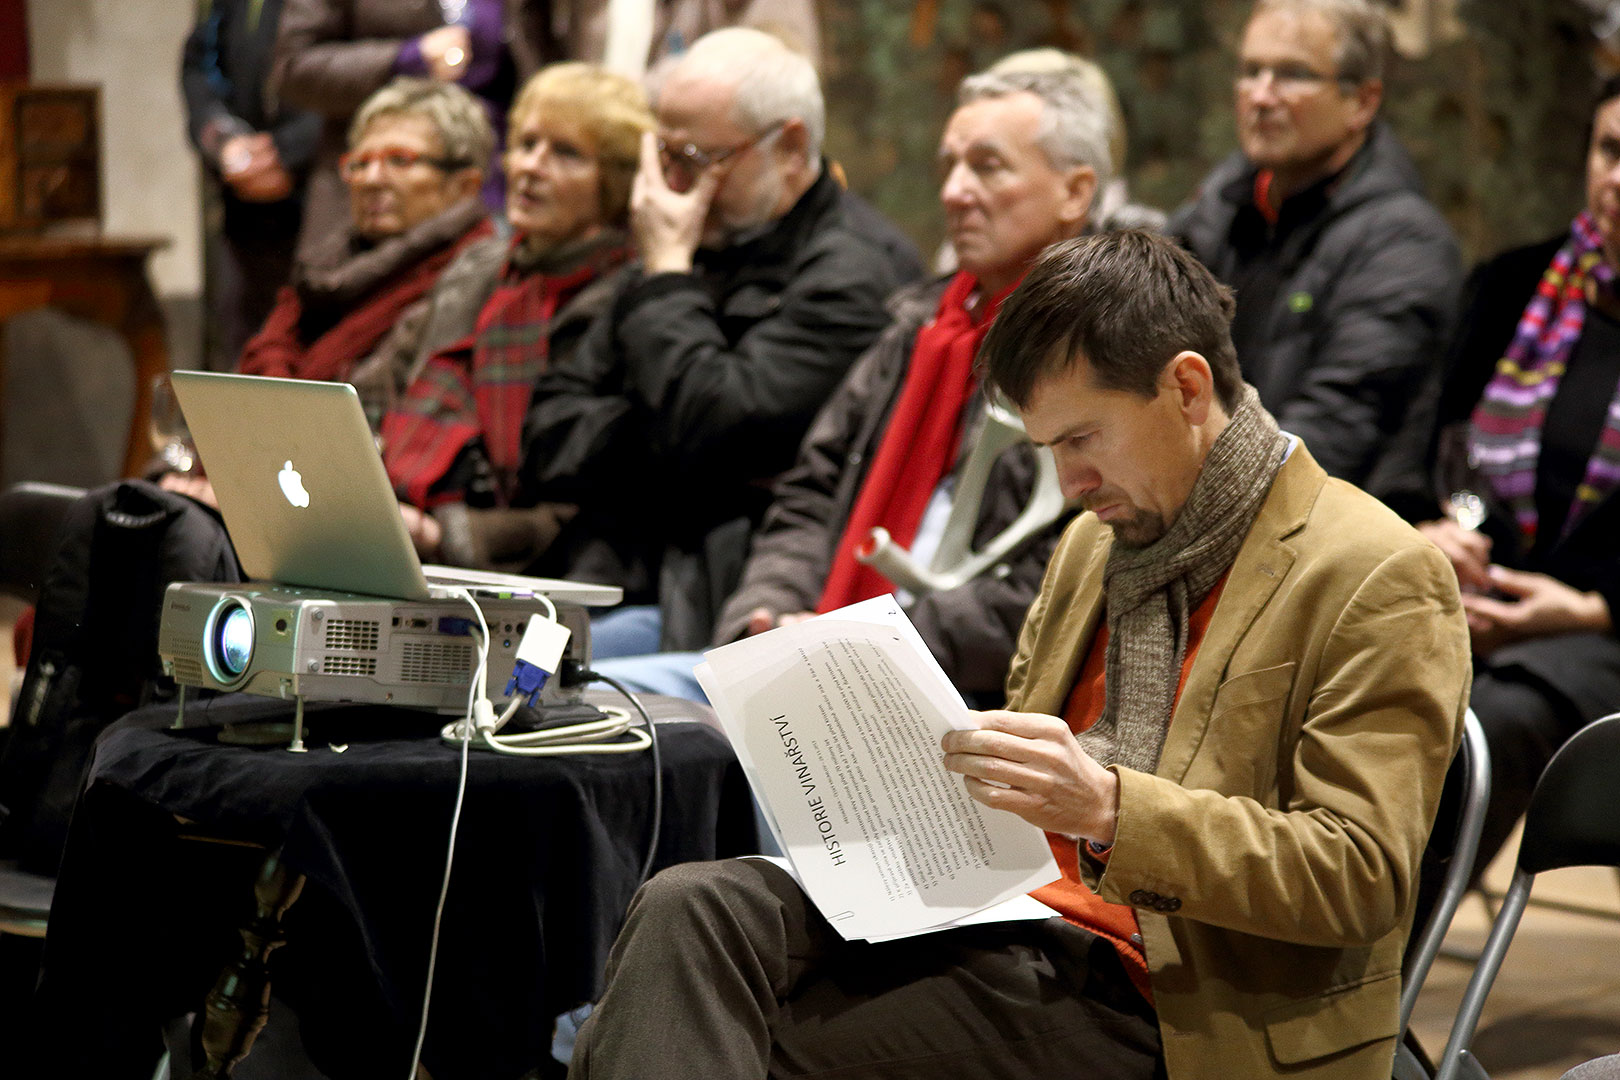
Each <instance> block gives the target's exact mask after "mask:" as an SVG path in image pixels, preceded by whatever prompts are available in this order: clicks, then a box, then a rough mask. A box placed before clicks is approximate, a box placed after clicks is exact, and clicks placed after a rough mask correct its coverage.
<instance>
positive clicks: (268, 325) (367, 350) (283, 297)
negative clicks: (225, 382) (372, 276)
mask: <svg viewBox="0 0 1620 1080" xmlns="http://www.w3.org/2000/svg"><path fill="white" fill-rule="evenodd" d="M491 232H493V229H492V228H491V226H490V224H489V222H488V221H487V220H480V221H479V223H478V225H477V226H476V227H475V228H472V229H469V230H467V232H465V233H463V234H462V235H461V236H460V237H459V238H457V239H456V241H455V242H454V243H451V244H446V245H445V246H444V247H442V248H440V249H439V250H438V251H435V252H433V253H432V254H430V255H428V256H427V257H426V258H424V259H422V260H421V261H420V262H418V263H416V264H414V265H412V266H409V267H406V268H405V269H403V270H402V271H400V272H399V273H398V274H395V275H394V276H393V277H391V278H389V279H388V280H387V281H384V282H382V283H381V284H380V285H379V286H378V287H377V288H376V289H374V290H373V291H371V292H370V293H368V294H367V295H366V297H365V298H364V300H362V301H360V302H358V303H356V304H355V305H354V307H353V309H352V310H350V311H349V312H348V313H347V314H346V315H344V316H343V318H341V319H339V320H338V321H337V322H336V323H334V324H333V325H332V326H331V327H330V328H329V329H327V330H326V331H325V332H324V333H322V334H321V335H320V336H319V337H317V338H316V339H315V340H314V341H305V340H304V339H303V335H302V332H301V330H300V325H299V324H300V323H301V321H302V319H303V315H304V302H303V300H302V299H301V298H300V297H299V295H298V292H297V291H296V290H295V289H294V288H293V287H292V286H290V285H284V286H282V288H281V291H280V292H279V293H278V294H277V295H276V306H275V307H274V308H273V309H272V310H271V312H270V316H269V318H267V319H266V320H265V323H264V326H263V327H261V328H260V330H259V331H258V333H256V334H254V335H253V337H252V338H250V339H249V340H248V342H247V344H246V345H245V346H244V347H243V349H242V356H241V358H240V359H239V360H238V361H237V370H238V371H240V372H241V373H242V374H244V375H276V376H279V377H281V378H284V379H313V380H316V381H319V382H341V381H343V380H345V379H347V378H348V377H349V373H350V371H352V370H353V369H354V365H355V364H356V363H358V362H359V361H361V360H363V359H365V358H366V357H367V356H370V355H371V353H372V351H373V350H375V349H376V348H377V346H378V345H379V344H380V343H381V342H382V340H383V338H384V337H385V336H386V335H387V334H388V332H389V331H390V330H392V329H393V328H394V323H395V322H396V321H398V319H399V317H400V315H401V314H403V313H404V311H405V309H406V308H408V307H410V306H411V305H412V304H414V303H416V302H417V301H418V300H420V299H422V298H423V297H424V296H426V295H427V294H428V290H429V289H431V288H433V286H434V285H435V284H436V283H437V282H438V280H439V275H440V274H441V273H443V272H444V268H445V267H446V266H448V265H450V262H451V260H452V259H454V258H455V257H456V256H457V255H459V254H461V252H462V249H464V248H466V247H467V246H468V245H469V244H471V243H473V242H475V241H478V240H482V239H483V238H484V237H486V236H489V235H490V234H491Z"/></svg>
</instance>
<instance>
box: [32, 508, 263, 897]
mask: <svg viewBox="0 0 1620 1080" xmlns="http://www.w3.org/2000/svg"><path fill="white" fill-rule="evenodd" d="M60 536H61V546H60V548H59V549H58V551H57V554H56V558H55V560H54V561H53V562H52V564H51V570H50V573H49V575H48V576H47V577H46V579H45V583H44V586H43V588H42V590H41V592H40V598H39V605H38V608H37V610H36V611H35V615H34V638H33V650H32V653H31V655H30V656H29V658H28V669H27V672H26V673H25V675H24V677H23V684H22V692H21V693H20V694H19V695H18V699H17V705H16V708H15V711H14V715H13V716H12V720H11V728H10V731H9V733H8V737H7V739H6V742H5V744H4V748H3V749H0V858H14V859H17V860H18V862H19V864H20V866H21V868H22V869H24V870H29V871H32V872H34V873H39V874H51V875H54V874H55V873H56V870H57V866H58V864H59V863H60V861H61V856H62V848H63V846H64V845H65V843H66V840H67V826H68V818H69V816H70V815H71V813H72V810H73V804H74V802H75V800H76V799H77V797H78V793H79V788H80V785H81V783H82V779H83V774H84V771H85V767H86V766H87V765H88V764H89V760H90V751H91V747H92V745H93V744H94V742H95V739H96V736H97V735H99V734H101V732H102V730H103V729H104V728H106V727H107V725H109V724H111V723H112V722H113V721H114V720H117V719H118V718H119V717H121V716H123V715H124V714H125V713H127V712H129V711H130V710H131V709H134V708H136V707H138V706H140V705H143V704H146V703H148V702H150V701H160V700H166V699H168V698H171V697H173V696H174V686H173V683H172V681H171V680H168V679H166V678H163V677H162V674H161V670H160V667H159V662H158V655H157V638H158V619H159V614H160V612H161V610H162V600H163V591H164V589H166V588H167V587H168V585H169V583H170V582H173V581H226V582H229V581H240V580H241V577H242V576H241V571H240V568H239V567H238V565H237V562H236V554H235V552H234V551H233V550H232V548H231V543H230V538H229V536H227V534H226V532H225V526H224V523H223V522H221V521H220V519H219V516H218V515H217V514H216V513H214V512H213V511H212V510H209V509H208V508H206V507H204V506H203V505H202V504H201V503H198V502H196V501H194V500H192V499H189V498H186V497H185V496H182V495H176V494H174V493H173V492H169V491H164V490H163V489H162V488H159V487H158V486H157V485H155V484H150V483H147V482H146V481H144V480H128V481H124V482H122V483H118V484H114V485H111V486H108V487H104V488H98V489H96V490H94V491H90V492H88V493H86V495H85V496H84V497H83V498H82V499H80V500H79V502H78V503H77V504H76V505H74V506H73V507H72V508H71V509H70V510H68V512H67V514H66V516H65V519H64V521H63V524H62V532H61V534H60Z"/></svg>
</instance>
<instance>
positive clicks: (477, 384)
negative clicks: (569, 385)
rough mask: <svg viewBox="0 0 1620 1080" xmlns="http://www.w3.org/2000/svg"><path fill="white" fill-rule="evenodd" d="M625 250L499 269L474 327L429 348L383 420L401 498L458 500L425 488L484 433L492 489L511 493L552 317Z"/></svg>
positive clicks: (387, 459) (424, 503)
mask: <svg viewBox="0 0 1620 1080" xmlns="http://www.w3.org/2000/svg"><path fill="white" fill-rule="evenodd" d="M626 256H627V252H626V251H625V250H624V249H623V248H619V247H615V248H611V249H607V250H604V251H603V252H601V253H599V254H598V255H597V256H596V257H594V258H591V259H588V260H586V262H585V263H584V264H583V265H581V266H579V267H576V268H575V269H573V270H570V271H567V272H564V273H560V274H556V275H548V274H540V273H531V274H523V273H520V272H518V271H516V270H514V269H513V268H511V267H510V266H508V267H507V269H506V270H505V272H504V273H503V279H502V281H501V284H500V285H499V286H497V288H496V289H495V291H494V292H493V293H492V294H490V298H489V299H488V300H487V301H486V302H485V303H484V306H483V309H482V310H481V311H480V312H479V314H478V323H477V326H476V327H475V328H474V330H473V333H472V335H471V336H469V337H466V338H463V339H462V340H461V341H458V342H456V343H455V344H453V345H450V346H448V347H446V348H445V349H442V350H441V351H439V352H438V353H436V354H434V356H433V357H432V358H431V359H429V360H428V362H427V364H426V366H424V368H423V369H422V371H421V372H420V373H419V374H418V375H417V377H416V378H415V379H414V380H412V381H411V384H410V385H409V386H408V387H406V389H405V396H404V399H403V400H402V401H401V402H400V404H399V406H398V407H397V408H395V409H393V410H391V411H390V412H389V413H388V415H387V416H385V417H384V418H383V424H382V436H383V448H384V449H383V461H384V464H386V465H387V467H388V475H389V478H390V479H391V480H392V481H393V483H394V488H395V490H396V491H398V492H399V493H400V496H401V497H402V498H403V499H405V500H406V501H407V502H409V503H411V504H412V505H415V506H421V507H428V506H432V505H433V504H434V503H435V502H444V501H447V500H451V499H456V498H459V497H460V496H461V492H454V491H450V492H435V491H433V490H432V489H433V487H434V485H436V484H437V483H438V482H439V481H440V480H441V479H443V477H444V475H445V474H446V473H447V472H448V471H449V469H450V466H451V465H452V464H454V462H455V459H456V456H457V455H458V454H460V453H461V450H462V448H463V447H465V446H466V445H467V443H468V442H469V441H470V440H472V439H473V438H474V437H477V436H482V437H483V440H484V449H485V451H486V452H487V453H488V455H489V463H490V465H491V466H492V467H493V470H494V473H495V478H496V481H497V486H498V489H499V490H498V495H499V496H500V497H501V498H502V499H503V500H504V499H506V498H508V497H510V495H511V493H512V490H513V488H514V487H515V486H516V478H517V473H518V466H519V465H521V464H522V461H523V445H522V444H523V419H524V416H525V414H526V413H527V412H528V409H529V401H530V399H531V397H532V396H533V394H534V382H535V380H536V379H537V378H539V377H540V375H541V374H543V373H544V372H545V371H546V369H547V368H548V367H549V365H550V359H551V348H550V346H551V338H550V335H551V329H552V326H551V322H552V319H553V317H554V316H555V315H556V314H557V311H558V309H559V308H561V307H562V306H563V305H564V304H565V303H567V302H568V301H569V300H570V299H571V298H573V296H574V295H575V294H577V293H578V292H579V291H580V290H581V289H582V288H584V287H585V286H586V285H588V284H589V283H590V282H591V281H593V280H595V279H596V278H597V276H599V275H600V274H602V273H603V272H604V271H605V270H606V269H609V268H611V267H613V266H615V265H617V264H618V263H620V262H622V261H624V259H625V257H626Z"/></svg>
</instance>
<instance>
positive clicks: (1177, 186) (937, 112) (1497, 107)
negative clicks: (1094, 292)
mask: <svg viewBox="0 0 1620 1080" xmlns="http://www.w3.org/2000/svg"><path fill="white" fill-rule="evenodd" d="M820 6H821V10H822V19H823V33H824V48H825V55H826V72H825V74H826V83H827V92H828V101H829V114H830V115H829V135H828V148H829V152H830V153H831V154H832V155H833V156H834V157H836V158H837V159H839V160H840V161H841V162H842V163H843V165H844V166H845V169H846V171H847V172H848V174H849V177H850V182H851V185H852V186H853V187H855V188H856V189H857V190H859V191H862V192H864V193H866V194H868V195H869V196H870V197H871V198H872V200H873V201H874V202H875V203H876V204H877V205H878V206H879V207H880V208H881V209H883V210H884V211H885V212H886V213H888V214H889V215H890V216H891V217H892V218H893V219H894V220H895V221H896V222H898V223H899V224H900V225H901V226H902V227H903V228H905V229H906V231H907V232H909V233H910V234H911V235H912V236H913V237H914V238H915V239H916V240H917V241H918V243H919V244H921V245H922V246H923V248H924V250H932V249H933V247H934V246H935V245H936V244H937V243H938V242H939V239H940V236H941V221H940V214H939V210H938V201H937V183H938V176H937V168H936V166H935V164H934V157H935V150H936V147H937V142H938V138H939V132H940V130H941V128H942V127H943V125H944V121H945V118H946V117H947V116H948V115H949V112H950V108H951V99H952V92H953V88H954V86H955V84H956V81H957V80H958V79H960V78H961V76H962V75H964V74H966V73H968V72H970V71H974V70H977V69H979V68H982V67H984V66H986V65H987V64H989V63H990V62H992V61H994V60H995V59H996V58H998V57H1000V56H1001V55H1003V54H1005V53H1007V52H1010V51H1012V50H1014V49H1020V48H1027V47H1031V46H1038V45H1056V46H1059V47H1062V48H1067V49H1071V50H1074V51H1077V52H1079V53H1081V54H1083V55H1087V56H1090V57H1092V58H1093V59H1095V60H1097V61H1098V63H1100V64H1101V65H1102V66H1103V68H1104V69H1105V70H1106V71H1107V72H1108V73H1109V75H1110V77H1112V78H1113V80H1114V83H1115V87H1116V89H1117V90H1118V93H1119V97H1120V101H1121V105H1122V108H1123V110H1124V112H1125V115H1126V123H1127V128H1128V131H1129V137H1130V143H1129V146H1130V150H1129V155H1128V160H1127V162H1126V168H1125V174H1126V176H1127V177H1128V178H1129V180H1130V183H1131V188H1132V192H1133V195H1134V196H1135V197H1136V198H1137V199H1139V200H1140V201H1143V202H1147V203H1150V204H1153V205H1157V206H1160V207H1162V208H1165V209H1171V208H1174V207H1175V206H1176V205H1177V204H1179V203H1180V202H1181V201H1182V200H1183V199H1185V198H1186V197H1187V196H1188V195H1189V193H1190V192H1191V191H1192V190H1193V188H1194V187H1195V186H1196V184H1197V182H1198V179H1199V177H1201V176H1202V175H1203V173H1204V172H1205V170H1207V169H1208V168H1209V167H1210V165H1212V164H1213V163H1214V162H1215V161H1217V160H1219V158H1220V157H1221V156H1223V155H1224V154H1225V153H1227V152H1228V151H1229V150H1230V149H1231V148H1232V147H1233V145H1234V136H1233V130H1232V107H1231V101H1232V74H1233V71H1234V69H1235V64H1236V61H1235V57H1236V51H1237V44H1238V40H1239V37H1240V35H1241V31H1242V26H1243V21H1244V18H1245V16H1246V15H1247V12H1248V9H1249V6H1250V5H1249V2H1248V0H1242V2H1234V0H1003V2H1000V3H995V2H985V0H977V2H974V0H907V2H894V0H823V3H822V4H821V5H820ZM1395 17H1396V28H1397V32H1398V41H1399V44H1400V47H1401V50H1402V52H1403V53H1404V55H1401V56H1398V57H1397V58H1396V60H1395V63H1394V65H1393V67H1392V70H1391V72H1390V74H1389V78H1388V79H1387V84H1388V92H1387V96H1386V106H1385V112H1386V115H1387V116H1388V117H1389V119H1390V122H1391V123H1392V124H1393V125H1394V126H1395V128H1396V130H1397V131H1398V132H1399V133H1400V135H1401V137H1402V138H1403V139H1404V140H1405V142H1406V144H1407V146H1408V147H1409V148H1410V149H1411V150H1412V152H1413V155H1414V156H1415V157H1416V158H1417V160H1418V164H1419V166H1420V167H1421V168H1422V170H1423V173H1424V176H1425V178H1426V180H1427V183H1428V186H1429V193H1430V195H1431V197H1432V198H1433V199H1434V200H1435V202H1436V203H1437V204H1438V205H1439V206H1440V208H1441V209H1442V210H1443V211H1444V212H1445V214H1446V216H1447V217H1448V218H1449V219H1450V220H1451V222H1452V224H1453V226H1454V227H1455V228H1456V229H1457V233H1458V236H1459V238H1460V239H1461V241H1462V243H1463V247H1464V250H1465V253H1466V254H1467V256H1468V257H1469V258H1470V259H1475V258H1479V257H1482V256H1485V255H1488V254H1491V253H1493V252H1495V251H1499V250H1501V249H1503V248H1505V247H1509V246H1512V245H1514V244H1519V243H1527V242H1529V241H1532V240H1535V239H1539V238H1541V237H1544V236H1548V235H1551V234H1552V233H1554V232H1556V231H1558V230H1560V229H1562V228H1563V227H1564V226H1565V225H1566V224H1567V223H1568V221H1569V218H1570V217H1571V216H1572V215H1573V213H1574V211H1575V210H1577V209H1578V208H1579V207H1580V203H1581V187H1582V185H1581V177H1580V171H1581V164H1582V161H1583V156H1584V146H1583V143H1582V140H1583V138H1584V129H1585V125H1586V121H1587V116H1588V112H1589V108H1588V106H1589V94H1590V89H1591V86H1592V78H1593V77H1592V75H1591V71H1592V58H1591V53H1592V38H1591V34H1590V32H1589V31H1588V29H1587V19H1586V16H1585V15H1584V13H1583V12H1582V10H1581V9H1580V8H1579V7H1577V6H1576V4H1574V3H1573V2H1571V0H1405V2H1404V3H1402V4H1398V5H1397V6H1396V12H1395Z"/></svg>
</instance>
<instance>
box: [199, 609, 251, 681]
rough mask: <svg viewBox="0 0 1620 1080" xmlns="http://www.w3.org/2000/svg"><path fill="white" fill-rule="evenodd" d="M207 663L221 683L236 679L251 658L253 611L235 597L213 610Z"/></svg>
mask: <svg viewBox="0 0 1620 1080" xmlns="http://www.w3.org/2000/svg"><path fill="white" fill-rule="evenodd" d="M207 655H208V666H209V667H211V668H213V669H214V677H215V678H217V679H218V680H219V681H220V682H222V683H230V682H235V681H236V680H237V679H239V678H241V677H242V675H243V673H244V672H246V671H247V667H248V661H249V660H251V659H252V658H253V614H252V612H250V611H248V609H247V607H246V606H245V605H244V604H243V603H242V601H240V600H238V599H237V598H235V597H234V596H228V597H226V598H225V599H223V600H221V601H220V602H219V606H218V607H216V608H215V609H214V617H213V619H212V620H211V625H210V627H209V633H208V647H207Z"/></svg>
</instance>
